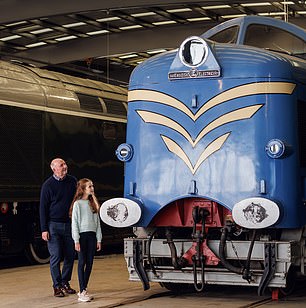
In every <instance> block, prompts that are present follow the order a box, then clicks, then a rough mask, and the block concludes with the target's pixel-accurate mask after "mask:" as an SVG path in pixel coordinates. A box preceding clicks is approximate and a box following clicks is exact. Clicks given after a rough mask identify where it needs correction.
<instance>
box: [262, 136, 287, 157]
mask: <svg viewBox="0 0 306 308" xmlns="http://www.w3.org/2000/svg"><path fill="white" fill-rule="evenodd" d="M265 150H266V153H267V155H268V156H269V157H271V158H280V157H282V156H283V155H284V153H285V150H286V146H285V144H284V142H283V141H281V140H279V139H271V140H270V141H269V142H268V143H267V145H266V148H265Z"/></svg>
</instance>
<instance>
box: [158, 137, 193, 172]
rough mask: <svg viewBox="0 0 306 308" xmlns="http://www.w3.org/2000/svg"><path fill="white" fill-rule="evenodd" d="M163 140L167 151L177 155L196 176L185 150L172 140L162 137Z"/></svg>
mask: <svg viewBox="0 0 306 308" xmlns="http://www.w3.org/2000/svg"><path fill="white" fill-rule="evenodd" d="M161 137H162V139H163V140H164V142H165V144H166V147H167V149H168V150H169V151H170V152H172V153H173V154H175V155H177V156H178V157H179V158H180V159H181V160H182V161H183V162H184V163H185V164H186V165H187V167H188V168H189V169H190V171H191V172H192V174H194V170H193V166H192V164H191V162H190V160H189V158H188V156H187V154H186V153H185V152H184V151H183V149H182V148H181V147H180V146H179V145H178V144H177V143H176V142H175V141H173V140H172V139H170V138H168V137H166V136H163V135H161Z"/></svg>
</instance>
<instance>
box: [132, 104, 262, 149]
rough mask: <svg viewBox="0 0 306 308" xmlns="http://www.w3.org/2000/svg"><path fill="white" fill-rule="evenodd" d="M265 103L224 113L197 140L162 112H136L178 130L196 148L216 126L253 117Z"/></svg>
mask: <svg viewBox="0 0 306 308" xmlns="http://www.w3.org/2000/svg"><path fill="white" fill-rule="evenodd" d="M262 106H263V105H254V106H248V107H244V108H241V109H237V110H234V111H231V112H229V113H227V114H224V115H222V116H220V117H219V118H217V119H216V120H214V121H212V122H210V123H209V124H208V125H207V126H205V127H204V129H203V130H202V131H201V132H200V133H199V134H198V136H197V137H196V139H195V140H193V139H192V137H191V136H190V134H189V133H188V132H187V131H186V130H185V128H184V127H182V126H181V125H180V124H178V123H177V122H175V121H173V120H172V119H170V118H168V117H165V116H163V115H161V114H158V113H154V112H151V111H145V110H137V111H136V112H137V113H138V114H139V116H140V117H141V118H142V119H143V120H144V121H145V122H146V123H153V124H159V125H162V126H165V127H169V128H171V129H173V130H174V131H176V132H178V133H179V134H181V135H182V136H184V137H185V138H186V139H187V140H188V141H189V143H190V144H191V146H192V147H193V148H194V147H195V146H196V145H197V143H198V142H199V141H200V140H201V139H202V138H203V137H204V136H205V135H206V134H208V133H209V132H211V131H212V130H214V129H215V128H218V127H219V126H221V125H224V124H227V123H230V122H234V121H238V120H244V119H249V118H251V117H252V116H253V115H254V114H255V113H256V112H257V111H258V110H259V109H260V108H261V107H262Z"/></svg>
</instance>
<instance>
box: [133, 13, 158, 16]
mask: <svg viewBox="0 0 306 308" xmlns="http://www.w3.org/2000/svg"><path fill="white" fill-rule="evenodd" d="M153 15H156V13H154V12H143V13H136V14H131V16H133V17H146V16H153Z"/></svg>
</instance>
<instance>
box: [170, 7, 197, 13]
mask: <svg viewBox="0 0 306 308" xmlns="http://www.w3.org/2000/svg"><path fill="white" fill-rule="evenodd" d="M190 11H192V9H190V8H187V7H186V8H181V9H180V8H178V9H171V10H167V12H168V13H183V12H190Z"/></svg>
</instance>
